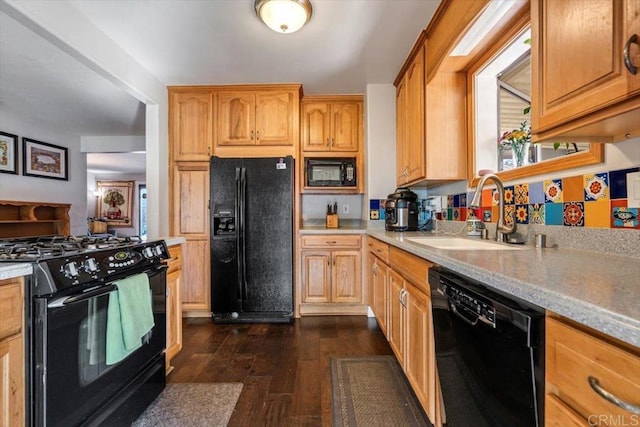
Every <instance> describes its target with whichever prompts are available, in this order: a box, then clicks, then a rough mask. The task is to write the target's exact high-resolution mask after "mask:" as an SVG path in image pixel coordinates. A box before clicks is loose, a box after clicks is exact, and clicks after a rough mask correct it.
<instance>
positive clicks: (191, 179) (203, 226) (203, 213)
mask: <svg viewBox="0 0 640 427" xmlns="http://www.w3.org/2000/svg"><path fill="white" fill-rule="evenodd" d="M173 198H174V200H173V212H172V214H173V218H172V220H173V221H172V222H173V227H172V230H171V233H172V234H173V235H176V236H183V237H186V238H193V237H195V238H202V239H208V237H209V162H183V163H179V164H176V165H175V166H174V171H173ZM183 259H186V260H188V258H186V257H184V258H183Z"/></svg>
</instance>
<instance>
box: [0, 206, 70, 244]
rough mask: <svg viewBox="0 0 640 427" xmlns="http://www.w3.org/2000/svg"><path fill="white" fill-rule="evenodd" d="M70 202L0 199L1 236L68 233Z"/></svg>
mask: <svg viewBox="0 0 640 427" xmlns="http://www.w3.org/2000/svg"><path fill="white" fill-rule="evenodd" d="M70 208H71V205H70V204H65V203H48V202H24V201H12V200H0V238H6V237H25V236H44V235H50V234H59V235H64V236H66V235H68V234H69V232H70V227H69V223H70V220H69V209H70Z"/></svg>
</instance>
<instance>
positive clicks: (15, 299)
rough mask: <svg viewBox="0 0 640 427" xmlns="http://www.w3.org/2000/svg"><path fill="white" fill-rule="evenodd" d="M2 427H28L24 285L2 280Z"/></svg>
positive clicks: (0, 340) (0, 292)
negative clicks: (25, 422) (25, 423)
mask: <svg viewBox="0 0 640 427" xmlns="http://www.w3.org/2000/svg"><path fill="white" fill-rule="evenodd" d="M0 313H1V316H2V322H1V323H0V426H11V427H13V426H24V420H25V375H24V370H25V360H24V359H25V355H24V332H23V331H24V281H23V279H22V278H15V279H7V280H0Z"/></svg>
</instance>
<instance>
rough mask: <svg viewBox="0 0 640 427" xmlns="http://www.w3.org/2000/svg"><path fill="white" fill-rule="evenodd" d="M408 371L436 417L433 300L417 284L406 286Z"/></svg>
mask: <svg viewBox="0 0 640 427" xmlns="http://www.w3.org/2000/svg"><path fill="white" fill-rule="evenodd" d="M406 304H407V305H406V325H407V330H406V338H407V353H406V355H405V372H406V374H407V378H408V379H409V382H410V383H411V385H412V386H413V390H414V391H415V393H416V395H417V396H418V399H419V400H420V402H421V403H422V405H423V407H424V408H425V410H426V412H427V415H428V416H429V419H431V420H432V421H433V420H435V411H436V379H435V349H434V348H432V346H433V334H432V329H433V325H432V321H431V319H432V315H431V301H430V299H429V297H427V295H426V294H424V293H423V292H422V291H420V290H419V289H418V288H416V287H415V286H413V285H411V284H408V285H407V297H406Z"/></svg>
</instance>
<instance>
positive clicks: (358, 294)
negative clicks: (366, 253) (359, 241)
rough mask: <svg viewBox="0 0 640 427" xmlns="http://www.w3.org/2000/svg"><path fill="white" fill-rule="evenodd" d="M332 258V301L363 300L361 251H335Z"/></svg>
mask: <svg viewBox="0 0 640 427" xmlns="http://www.w3.org/2000/svg"><path fill="white" fill-rule="evenodd" d="M331 260H332V266H331V270H332V274H331V301H333V302H362V281H361V280H360V272H361V271H362V264H361V261H360V251H333V252H332V254H331Z"/></svg>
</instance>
